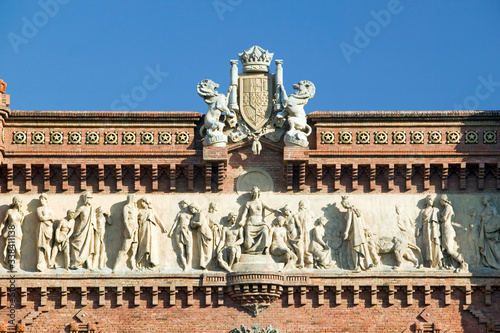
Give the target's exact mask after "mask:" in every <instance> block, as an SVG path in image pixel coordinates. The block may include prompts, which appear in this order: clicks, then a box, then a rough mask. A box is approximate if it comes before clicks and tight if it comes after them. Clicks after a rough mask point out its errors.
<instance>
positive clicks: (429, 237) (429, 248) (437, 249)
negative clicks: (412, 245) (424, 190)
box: [419, 194, 443, 268]
mask: <svg viewBox="0 0 500 333" xmlns="http://www.w3.org/2000/svg"><path fill="white" fill-rule="evenodd" d="M433 201H434V197H433V196H432V195H431V194H429V195H428V196H427V197H426V198H425V204H424V208H423V209H422V210H421V211H420V216H419V221H420V225H421V227H420V228H421V231H422V241H423V245H424V251H423V257H424V261H425V266H426V267H431V268H441V267H442V266H443V263H442V261H443V252H442V251H441V232H440V231H439V210H438V209H437V208H436V207H434V205H433Z"/></svg>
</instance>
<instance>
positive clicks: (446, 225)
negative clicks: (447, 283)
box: [439, 194, 468, 271]
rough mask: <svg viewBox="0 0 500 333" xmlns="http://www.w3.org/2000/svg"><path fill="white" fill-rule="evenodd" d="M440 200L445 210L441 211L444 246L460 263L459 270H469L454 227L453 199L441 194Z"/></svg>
mask: <svg viewBox="0 0 500 333" xmlns="http://www.w3.org/2000/svg"><path fill="white" fill-rule="evenodd" d="M439 202H440V203H441V205H442V206H443V211H442V212H441V218H440V219H439V220H440V222H441V234H442V240H443V248H444V249H445V250H446V252H447V253H448V255H449V256H450V257H451V258H453V259H454V260H455V261H456V262H458V263H459V264H460V268H459V269H458V270H457V271H467V270H468V265H467V263H466V262H465V261H464V258H463V257H462V255H461V254H460V253H458V244H457V241H456V240H455V237H456V233H455V229H453V224H454V223H453V222H452V220H453V218H454V217H455V212H454V211H453V207H452V206H451V201H450V200H449V199H448V196H447V195H446V194H443V195H441V197H440V199H439Z"/></svg>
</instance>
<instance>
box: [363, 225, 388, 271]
mask: <svg viewBox="0 0 500 333" xmlns="http://www.w3.org/2000/svg"><path fill="white" fill-rule="evenodd" d="M363 222H364V221H363ZM365 239H366V243H367V244H368V253H369V255H370V258H371V260H372V262H373V267H378V266H380V255H379V253H385V252H384V251H383V248H384V246H381V245H382V244H384V239H383V238H382V239H379V237H378V235H377V234H376V233H374V232H372V231H371V230H370V229H368V228H367V227H366V225H365ZM381 250H382V251H381Z"/></svg>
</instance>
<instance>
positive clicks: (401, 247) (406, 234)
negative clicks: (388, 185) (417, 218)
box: [394, 204, 422, 267]
mask: <svg viewBox="0 0 500 333" xmlns="http://www.w3.org/2000/svg"><path fill="white" fill-rule="evenodd" d="M396 214H397V220H396V223H397V226H398V229H399V237H398V239H399V240H400V242H399V243H398V245H397V246H396V248H395V250H394V255H395V256H396V265H397V266H401V264H402V263H403V261H404V260H408V261H410V262H411V263H413V265H415V267H419V258H421V257H422V254H421V252H420V248H419V247H418V246H417V245H416V242H417V241H416V238H415V223H413V221H412V220H411V219H410V217H409V216H408V215H406V213H405V212H404V211H403V208H402V207H401V205H399V204H398V205H396Z"/></svg>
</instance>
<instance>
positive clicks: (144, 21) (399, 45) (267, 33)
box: [0, 0, 500, 112]
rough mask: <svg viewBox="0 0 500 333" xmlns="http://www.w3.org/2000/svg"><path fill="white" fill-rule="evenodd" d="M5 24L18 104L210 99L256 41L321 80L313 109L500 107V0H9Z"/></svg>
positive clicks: (186, 105) (289, 80)
mask: <svg viewBox="0 0 500 333" xmlns="http://www.w3.org/2000/svg"><path fill="white" fill-rule="evenodd" d="M55 4H57V5H55ZM0 38H1V44H0V45H1V47H0V78H2V79H3V80H5V81H6V82H7V84H8V87H7V90H8V93H9V94H10V95H11V108H12V109H17V110H112V109H125V108H128V109H130V110H182V111H198V112H205V111H206V105H205V103H204V102H203V100H202V99H201V98H200V97H199V96H198V95H197V94H196V84H197V83H198V82H199V81H200V80H202V79H206V78H210V79H212V80H214V81H215V82H217V83H219V84H220V86H221V89H220V92H223V93H225V92H226V91H227V88H228V85H229V68H230V65H229V60H230V59H237V53H238V52H241V51H243V50H245V49H248V48H249V47H251V46H252V45H260V46H261V47H263V48H264V49H268V50H269V51H270V52H273V53H274V59H283V60H284V64H283V67H284V82H285V88H286V89H287V92H288V93H292V92H293V89H292V84H294V83H296V82H298V81H299V80H310V81H312V82H313V83H314V84H315V85H316V96H315V97H314V98H313V99H312V100H311V101H310V102H309V104H308V105H307V107H306V109H307V111H308V112H311V111H316V110H333V111H336V110H340V111H341V110H450V109H479V110H490V109H500V1H499V0H481V1H472V0H470V1H459V0H453V1H452V0H440V1H426V0H418V1H417V0H413V1H411V0H400V1H396V0H381V1H327V0H321V1H319V0H317V1H314V0H313V1H311V0H310V1H292V0H288V1H280V0H272V1H268V0H267V1H266V0H260V1H257V0H179V1H168V0H163V1H161V0H156V1H153V0H144V1H126V0H106V1H102V0H99V1H98V0H85V1H83V0H41V1H40V2H39V1H35V0H32V1H28V0H1V5H0ZM271 68H272V71H273V72H274V60H273V65H272V67H271ZM150 72H157V74H156V80H154V79H153V77H148V78H146V77H147V76H148V75H150V74H149V73H150ZM158 72H160V73H159V74H158ZM166 73H168V75H167V74H166ZM145 78H146V82H145V83H144V80H145ZM137 87H139V88H137ZM141 87H142V88H141ZM144 87H147V88H148V89H145V88H144ZM134 89H135V98H132V100H131V102H130V103H129V104H128V105H127V104H125V103H124V102H123V101H122V96H123V95H127V94H131V92H133V91H134ZM144 92H146V95H144V94H143V95H141V93H144Z"/></svg>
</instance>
